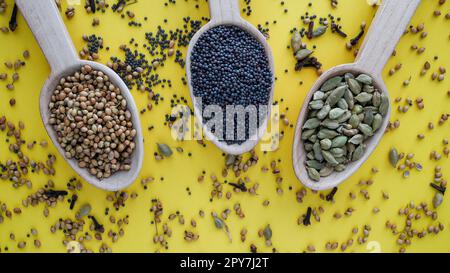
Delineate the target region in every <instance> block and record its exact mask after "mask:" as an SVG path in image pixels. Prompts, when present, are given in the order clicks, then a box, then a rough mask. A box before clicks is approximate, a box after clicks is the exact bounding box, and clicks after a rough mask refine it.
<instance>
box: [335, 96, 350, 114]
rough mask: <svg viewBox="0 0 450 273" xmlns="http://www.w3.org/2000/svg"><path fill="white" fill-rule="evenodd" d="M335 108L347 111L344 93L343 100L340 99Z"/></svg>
mask: <svg viewBox="0 0 450 273" xmlns="http://www.w3.org/2000/svg"><path fill="white" fill-rule="evenodd" d="M337 107H339V108H341V109H342V110H348V103H347V101H346V100H345V93H344V98H342V99H340V100H339V101H338V103H337Z"/></svg>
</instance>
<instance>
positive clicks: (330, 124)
mask: <svg viewBox="0 0 450 273" xmlns="http://www.w3.org/2000/svg"><path fill="white" fill-rule="evenodd" d="M321 125H322V126H323V127H326V128H328V129H331V130H336V129H337V128H338V127H339V122H337V121H335V120H331V119H326V120H324V121H322V123H321Z"/></svg>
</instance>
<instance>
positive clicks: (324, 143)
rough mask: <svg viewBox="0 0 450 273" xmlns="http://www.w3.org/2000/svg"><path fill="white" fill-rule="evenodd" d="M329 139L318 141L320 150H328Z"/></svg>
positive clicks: (329, 145)
mask: <svg viewBox="0 0 450 273" xmlns="http://www.w3.org/2000/svg"><path fill="white" fill-rule="evenodd" d="M331 144H332V143H331V140H329V139H328V138H325V139H322V140H321V141H320V148H321V149H322V150H329V149H330V148H331Z"/></svg>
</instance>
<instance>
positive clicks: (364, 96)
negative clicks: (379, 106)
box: [355, 92, 372, 103]
mask: <svg viewBox="0 0 450 273" xmlns="http://www.w3.org/2000/svg"><path fill="white" fill-rule="evenodd" d="M355 100H357V101H358V102H360V103H367V102H369V101H370V100H372V94H369V93H366V92H362V93H359V94H358V96H356V97H355Z"/></svg>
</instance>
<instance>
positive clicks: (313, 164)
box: [306, 160, 324, 170]
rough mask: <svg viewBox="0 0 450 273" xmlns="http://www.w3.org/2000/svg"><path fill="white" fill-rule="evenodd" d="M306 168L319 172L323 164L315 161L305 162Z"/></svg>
mask: <svg viewBox="0 0 450 273" xmlns="http://www.w3.org/2000/svg"><path fill="white" fill-rule="evenodd" d="M306 166H308V167H310V168H314V169H316V170H320V169H322V168H323V167H324V165H323V163H320V162H319V161H317V160H307V161H306Z"/></svg>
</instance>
